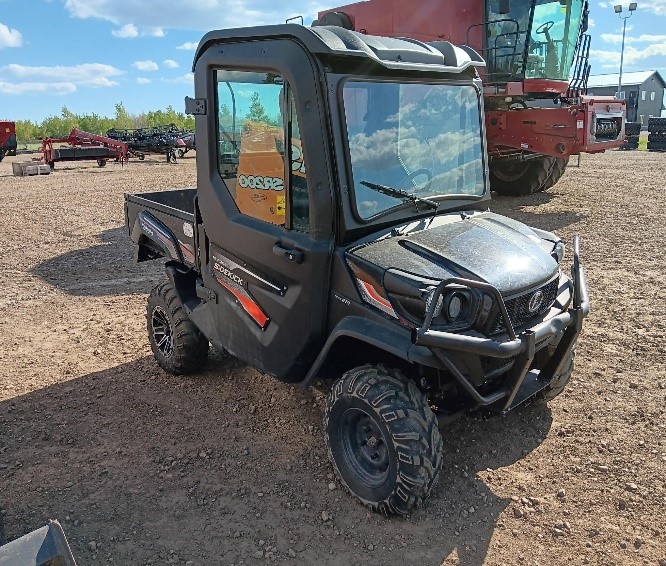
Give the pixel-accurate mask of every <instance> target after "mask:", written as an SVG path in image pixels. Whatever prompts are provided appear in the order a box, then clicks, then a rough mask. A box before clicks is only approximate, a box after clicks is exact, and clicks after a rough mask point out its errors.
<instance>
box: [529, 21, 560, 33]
mask: <svg viewBox="0 0 666 566" xmlns="http://www.w3.org/2000/svg"><path fill="white" fill-rule="evenodd" d="M554 25H555V22H553V21H552V20H551V21H548V22H544V23H542V24H541V25H540V26H539V27H538V28H536V31H535V32H534V33H548V32H549V31H550V30H551V29H553V26H554Z"/></svg>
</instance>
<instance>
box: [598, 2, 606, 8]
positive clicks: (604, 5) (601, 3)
mask: <svg viewBox="0 0 666 566" xmlns="http://www.w3.org/2000/svg"><path fill="white" fill-rule="evenodd" d="M599 8H604V9H605V8H608V2H599Z"/></svg>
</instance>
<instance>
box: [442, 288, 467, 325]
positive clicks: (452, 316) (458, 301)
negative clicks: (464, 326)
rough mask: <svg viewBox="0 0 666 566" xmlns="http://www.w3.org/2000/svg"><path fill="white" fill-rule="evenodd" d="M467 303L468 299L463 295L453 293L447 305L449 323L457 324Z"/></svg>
mask: <svg viewBox="0 0 666 566" xmlns="http://www.w3.org/2000/svg"><path fill="white" fill-rule="evenodd" d="M465 303H466V297H465V295H463V294H462V293H453V295H451V296H450V297H449V298H448V301H447V305H446V318H448V319H449V322H455V321H456V320H458V319H459V318H460V316H461V315H462V313H463V310H464V307H465Z"/></svg>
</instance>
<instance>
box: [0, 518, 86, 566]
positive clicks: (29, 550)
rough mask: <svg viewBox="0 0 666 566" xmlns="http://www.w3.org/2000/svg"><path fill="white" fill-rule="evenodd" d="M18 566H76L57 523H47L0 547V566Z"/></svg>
mask: <svg viewBox="0 0 666 566" xmlns="http://www.w3.org/2000/svg"><path fill="white" fill-rule="evenodd" d="M19 564H26V565H27V564H34V565H35V566H55V565H57V566H76V561H75V560H74V556H72V551H71V550H70V548H69V543H68V542H67V538H65V533H64V532H63V530H62V527H61V526H60V523H58V521H49V524H48V525H46V526H45V527H42V528H41V529H37V530H36V531H32V532H31V533H28V534H27V535H24V536H22V537H21V538H17V539H16V540H13V541H12V542H10V543H7V544H5V545H4V546H0V566H17V565H19Z"/></svg>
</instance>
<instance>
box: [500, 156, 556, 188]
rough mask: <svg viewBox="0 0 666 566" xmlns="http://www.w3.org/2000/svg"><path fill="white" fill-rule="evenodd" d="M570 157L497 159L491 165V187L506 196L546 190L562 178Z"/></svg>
mask: <svg viewBox="0 0 666 566" xmlns="http://www.w3.org/2000/svg"><path fill="white" fill-rule="evenodd" d="M567 163H569V158H568V157H548V156H546V155H542V156H540V157H535V158H533V159H528V160H526V161H516V162H504V163H503V162H502V161H495V162H494V163H491V165H490V188H491V189H492V190H493V191H495V192H497V193H499V194H500V195H506V196H521V195H531V194H532V193H538V192H541V191H545V190H546V189H549V188H550V187H552V186H553V185H554V184H555V183H557V182H558V181H559V180H560V177H561V176H562V175H563V174H564V171H565V169H566V167H567Z"/></svg>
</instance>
